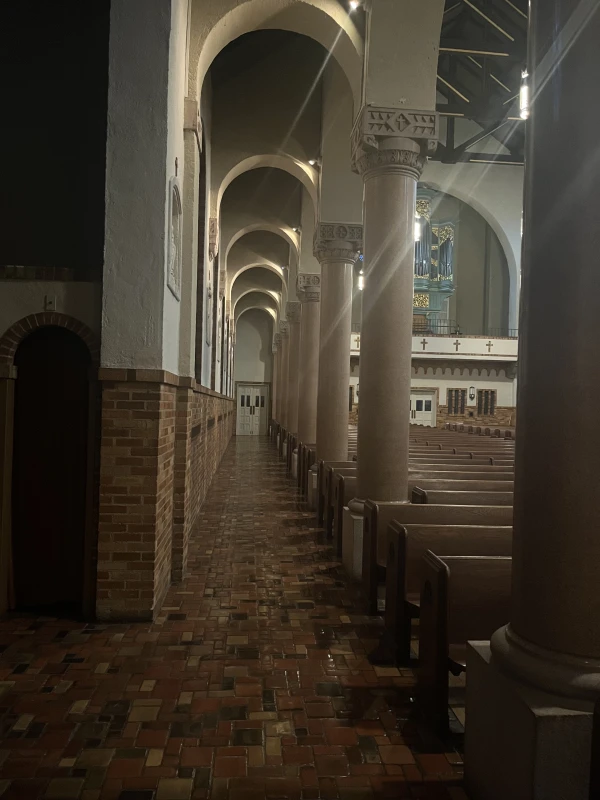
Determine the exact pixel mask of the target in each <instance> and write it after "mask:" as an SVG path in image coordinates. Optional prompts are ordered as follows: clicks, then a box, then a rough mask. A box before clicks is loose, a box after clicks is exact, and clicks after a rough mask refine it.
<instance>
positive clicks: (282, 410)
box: [279, 321, 290, 431]
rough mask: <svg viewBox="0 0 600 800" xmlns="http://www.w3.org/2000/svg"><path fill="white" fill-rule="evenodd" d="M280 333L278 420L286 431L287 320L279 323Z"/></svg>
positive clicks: (288, 343)
mask: <svg viewBox="0 0 600 800" xmlns="http://www.w3.org/2000/svg"><path fill="white" fill-rule="evenodd" d="M280 333H281V362H280V367H281V375H280V377H279V403H280V406H279V416H280V417H281V419H280V420H279V422H280V424H281V426H282V427H283V428H284V429H285V430H286V431H288V430H289V428H288V415H287V409H288V373H289V366H290V346H289V345H290V337H289V333H290V332H289V327H288V323H287V321H285V322H281V323H280Z"/></svg>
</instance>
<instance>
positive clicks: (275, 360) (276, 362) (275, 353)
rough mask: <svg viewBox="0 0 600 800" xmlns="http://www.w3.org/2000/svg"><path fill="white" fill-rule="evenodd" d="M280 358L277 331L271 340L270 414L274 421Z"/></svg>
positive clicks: (277, 396) (277, 410) (277, 413)
mask: <svg viewBox="0 0 600 800" xmlns="http://www.w3.org/2000/svg"><path fill="white" fill-rule="evenodd" d="M280 358H281V337H280V336H279V334H278V333H276V334H275V336H274V341H273V374H272V376H271V387H272V388H271V393H272V398H271V409H272V410H271V415H272V418H273V419H274V420H275V422H279V407H278V400H279V395H278V390H279V360H280Z"/></svg>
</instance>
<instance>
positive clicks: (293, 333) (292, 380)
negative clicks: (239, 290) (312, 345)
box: [287, 300, 302, 434]
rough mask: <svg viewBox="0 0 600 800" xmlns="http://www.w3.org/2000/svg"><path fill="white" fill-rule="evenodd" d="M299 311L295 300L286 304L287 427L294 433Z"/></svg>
mask: <svg viewBox="0 0 600 800" xmlns="http://www.w3.org/2000/svg"><path fill="white" fill-rule="evenodd" d="M301 313H302V305H301V304H300V303H299V302H298V301H297V300H295V301H294V302H290V303H288V304H287V318H288V322H289V324H290V339H289V372H288V398H287V403H288V406H287V421H288V425H287V429H288V431H289V433H294V434H297V433H298V385H299V368H300V315H301Z"/></svg>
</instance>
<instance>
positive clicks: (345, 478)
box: [331, 471, 357, 557]
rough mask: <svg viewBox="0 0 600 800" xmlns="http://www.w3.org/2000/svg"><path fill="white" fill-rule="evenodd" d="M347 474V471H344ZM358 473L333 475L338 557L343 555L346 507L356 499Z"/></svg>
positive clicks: (334, 540)
mask: <svg viewBox="0 0 600 800" xmlns="http://www.w3.org/2000/svg"><path fill="white" fill-rule="evenodd" d="M344 472H345V471H344ZM356 484H357V478H356V473H354V474H352V473H346V474H340V473H339V472H337V471H336V472H334V474H333V525H332V532H331V533H332V537H333V549H334V552H335V554H336V555H337V556H338V557H341V555H342V532H343V523H344V507H345V506H347V505H348V503H349V502H350V501H351V500H353V499H354V498H355V497H356Z"/></svg>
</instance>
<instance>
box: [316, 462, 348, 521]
mask: <svg viewBox="0 0 600 800" xmlns="http://www.w3.org/2000/svg"><path fill="white" fill-rule="evenodd" d="M353 465H354V466H355V467H356V462H355V461H319V465H318V471H317V524H318V525H321V526H322V525H323V523H324V521H325V494H324V490H325V470H326V467H340V468H343V467H352V466H353Z"/></svg>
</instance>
